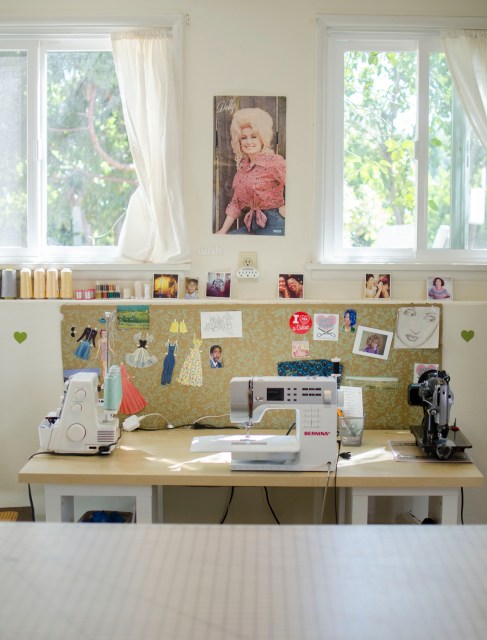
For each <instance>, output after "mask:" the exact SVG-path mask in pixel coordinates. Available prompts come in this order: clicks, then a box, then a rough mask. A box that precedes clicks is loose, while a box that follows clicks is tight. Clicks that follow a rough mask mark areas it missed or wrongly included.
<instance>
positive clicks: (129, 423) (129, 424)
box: [122, 413, 174, 431]
mask: <svg viewBox="0 0 487 640" xmlns="http://www.w3.org/2000/svg"><path fill="white" fill-rule="evenodd" d="M150 416H160V417H161V418H164V420H165V421H166V423H167V428H168V429H174V425H173V424H171V423H170V422H169V420H168V419H167V418H166V416H163V415H162V413H146V414H145V415H144V416H136V415H133V416H129V417H128V418H125V420H124V421H123V423H122V428H123V430H124V431H134V430H135V429H138V428H139V427H140V423H141V422H142V420H145V419H146V418H149V417H150Z"/></svg>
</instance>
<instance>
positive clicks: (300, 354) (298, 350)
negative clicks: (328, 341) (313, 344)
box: [292, 340, 310, 358]
mask: <svg viewBox="0 0 487 640" xmlns="http://www.w3.org/2000/svg"><path fill="white" fill-rule="evenodd" d="M309 353H310V352H309V341H308V340H293V341H292V354H293V358H309Z"/></svg>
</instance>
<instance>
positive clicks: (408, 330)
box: [394, 306, 440, 349]
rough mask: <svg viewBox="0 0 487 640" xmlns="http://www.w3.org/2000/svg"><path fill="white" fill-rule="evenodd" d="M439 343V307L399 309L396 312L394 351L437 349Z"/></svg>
mask: <svg viewBox="0 0 487 640" xmlns="http://www.w3.org/2000/svg"><path fill="white" fill-rule="evenodd" d="M439 342H440V308H439V307H432V306H424V307H419V306H418V307H400V308H399V309H398V310H397V318H396V332H395V335H394V348H395V349H437V348H438V345H439Z"/></svg>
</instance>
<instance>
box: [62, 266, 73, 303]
mask: <svg viewBox="0 0 487 640" xmlns="http://www.w3.org/2000/svg"><path fill="white" fill-rule="evenodd" d="M60 295H61V298H64V299H68V298H72V297H73V273H72V271H71V269H68V268H67V267H65V268H64V269H61V292H60Z"/></svg>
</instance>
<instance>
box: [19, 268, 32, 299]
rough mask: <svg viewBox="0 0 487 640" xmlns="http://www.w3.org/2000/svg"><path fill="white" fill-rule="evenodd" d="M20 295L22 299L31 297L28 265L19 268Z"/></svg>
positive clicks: (30, 277)
mask: <svg viewBox="0 0 487 640" xmlns="http://www.w3.org/2000/svg"><path fill="white" fill-rule="evenodd" d="M20 297H21V298H22V299H24V300H28V299H30V298H32V272H31V270H30V269H29V267H22V269H21V270H20Z"/></svg>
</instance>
